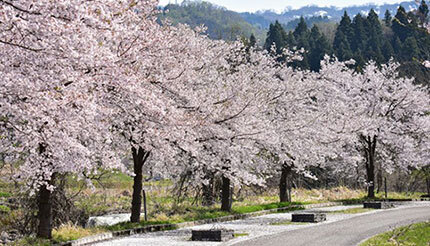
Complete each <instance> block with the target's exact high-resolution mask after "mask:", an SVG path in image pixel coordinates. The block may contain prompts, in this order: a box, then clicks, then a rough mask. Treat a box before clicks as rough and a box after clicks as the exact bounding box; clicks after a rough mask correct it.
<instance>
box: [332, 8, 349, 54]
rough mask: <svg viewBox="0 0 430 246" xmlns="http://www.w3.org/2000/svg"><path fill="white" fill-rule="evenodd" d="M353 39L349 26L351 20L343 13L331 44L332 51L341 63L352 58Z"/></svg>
mask: <svg viewBox="0 0 430 246" xmlns="http://www.w3.org/2000/svg"><path fill="white" fill-rule="evenodd" d="M353 39H354V32H353V29H352V26H351V18H349V16H348V13H347V12H346V11H345V13H344V15H343V17H342V20H341V21H340V23H339V26H338V27H337V29H336V34H335V37H334V42H333V50H334V53H335V55H336V56H337V58H338V59H339V60H341V61H345V60H349V59H351V58H352V56H353V53H352V50H351V43H352V40H353Z"/></svg>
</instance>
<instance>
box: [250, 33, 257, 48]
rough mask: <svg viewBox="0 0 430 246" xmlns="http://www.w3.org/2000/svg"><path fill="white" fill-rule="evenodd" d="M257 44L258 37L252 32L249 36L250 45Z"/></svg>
mask: <svg viewBox="0 0 430 246" xmlns="http://www.w3.org/2000/svg"><path fill="white" fill-rule="evenodd" d="M256 45H257V39H256V38H255V36H254V34H251V37H249V46H250V47H255V46H256Z"/></svg>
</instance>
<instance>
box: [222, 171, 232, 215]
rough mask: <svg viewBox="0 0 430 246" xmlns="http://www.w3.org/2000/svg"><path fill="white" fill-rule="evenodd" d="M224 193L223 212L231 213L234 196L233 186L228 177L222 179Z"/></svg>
mask: <svg viewBox="0 0 430 246" xmlns="http://www.w3.org/2000/svg"><path fill="white" fill-rule="evenodd" d="M221 189H222V192H221V210H222V211H227V212H230V211H231V203H232V201H231V200H232V199H231V198H232V194H231V184H230V179H229V178H227V177H224V176H223V177H222V188H221Z"/></svg>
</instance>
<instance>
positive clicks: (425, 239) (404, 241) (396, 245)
mask: <svg viewBox="0 0 430 246" xmlns="http://www.w3.org/2000/svg"><path fill="white" fill-rule="evenodd" d="M412 245H414V246H428V245H430V222H424V223H419V224H414V225H410V226H404V227H400V228H397V229H395V230H393V231H389V232H386V233H383V234H380V235H377V236H375V237H372V238H371V239H369V240H367V241H366V242H364V243H362V244H361V245H360V246H412Z"/></svg>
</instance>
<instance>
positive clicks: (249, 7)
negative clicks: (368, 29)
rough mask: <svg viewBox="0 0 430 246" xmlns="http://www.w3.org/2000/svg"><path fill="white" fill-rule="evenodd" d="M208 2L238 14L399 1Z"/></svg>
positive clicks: (210, 0) (275, 0) (253, 0)
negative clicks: (290, 8) (308, 6)
mask: <svg viewBox="0 0 430 246" xmlns="http://www.w3.org/2000/svg"><path fill="white" fill-rule="evenodd" d="M176 1H177V2H178V3H181V2H182V0H160V5H166V4H168V3H169V2H170V3H175V2H176ZM206 1H208V2H211V3H214V4H217V5H220V6H224V7H226V8H227V9H230V10H234V11H238V12H247V11H248V12H255V11H257V10H266V9H273V10H276V11H282V10H284V9H285V8H286V7H287V6H290V7H293V8H299V7H302V6H306V5H318V6H338V7H345V6H351V5H362V4H367V3H380V4H383V3H400V2H402V1H401V0H400V1H399V0H349V1H347V0H320V1H318V0H206Z"/></svg>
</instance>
